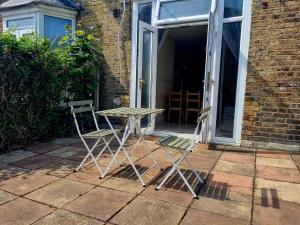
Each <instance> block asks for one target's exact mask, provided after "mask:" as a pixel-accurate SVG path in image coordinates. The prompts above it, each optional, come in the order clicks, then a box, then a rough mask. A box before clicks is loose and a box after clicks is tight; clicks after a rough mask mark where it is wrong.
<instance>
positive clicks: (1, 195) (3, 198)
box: [0, 190, 17, 205]
mask: <svg viewBox="0 0 300 225" xmlns="http://www.w3.org/2000/svg"><path fill="white" fill-rule="evenodd" d="M16 198H17V196H15V195H12V194H10V193H8V192H6V191H2V190H0V205H1V204H3V203H6V202H9V201H11V200H14V199H16Z"/></svg>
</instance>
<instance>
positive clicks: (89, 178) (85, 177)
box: [65, 171, 105, 185]
mask: <svg viewBox="0 0 300 225" xmlns="http://www.w3.org/2000/svg"><path fill="white" fill-rule="evenodd" d="M65 178H66V179H69V180H75V181H81V182H84V183H88V184H93V185H99V184H100V183H102V182H104V181H105V180H104V179H99V175H94V174H88V173H82V172H80V171H78V172H76V173H72V174H70V175H68V176H67V177H65Z"/></svg>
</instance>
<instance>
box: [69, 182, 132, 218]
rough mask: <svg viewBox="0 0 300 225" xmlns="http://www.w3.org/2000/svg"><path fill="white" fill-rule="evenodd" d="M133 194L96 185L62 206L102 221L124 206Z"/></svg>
mask: <svg viewBox="0 0 300 225" xmlns="http://www.w3.org/2000/svg"><path fill="white" fill-rule="evenodd" d="M133 197H134V195H133V194H130V193H125V192H120V191H116V190H111V189H106V188H100V187H97V188H95V189H93V190H91V191H90V192H88V193H87V194H85V195H83V196H81V197H80V198H78V199H76V200H74V201H73V202H71V203H70V204H68V205H66V206H65V207H64V208H65V209H67V210H70V211H73V212H77V213H79V214H82V215H86V216H89V217H93V218H96V219H99V220H102V221H106V220H108V219H109V218H110V217H112V216H113V215H114V214H115V213H116V212H117V211H119V210H120V209H121V208H122V207H124V206H125V205H126V204H127V203H128V202H129V201H130V200H131V199H132V198H133Z"/></svg>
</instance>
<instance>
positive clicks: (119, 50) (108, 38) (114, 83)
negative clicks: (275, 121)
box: [79, 0, 131, 108]
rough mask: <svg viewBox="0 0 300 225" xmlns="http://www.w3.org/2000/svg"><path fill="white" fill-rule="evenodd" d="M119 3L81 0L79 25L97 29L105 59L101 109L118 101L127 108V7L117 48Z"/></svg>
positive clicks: (128, 6) (128, 54)
mask: <svg viewBox="0 0 300 225" xmlns="http://www.w3.org/2000/svg"><path fill="white" fill-rule="evenodd" d="M120 2H121V1H111V0H84V1H81V2H80V3H81V6H82V8H83V10H82V12H81V14H80V16H79V21H80V23H81V24H84V26H85V27H90V26H98V27H99V36H100V37H101V38H100V39H101V45H102V48H103V53H104V57H105V71H104V72H105V79H106V84H105V87H104V96H103V97H104V99H103V100H102V106H103V105H104V108H109V107H112V106H113V99H114V98H116V97H120V98H121V100H122V101H125V102H126V104H128V103H129V102H128V95H129V88H130V87H129V86H130V68H131V37H130V35H131V31H130V29H131V27H130V25H131V13H130V11H131V3H128V5H127V11H126V14H125V15H126V16H125V20H124V23H123V26H122V32H121V42H120V45H118V31H119V29H120V28H119V22H120V17H117V18H115V17H114V14H116V13H117V10H116V9H120V8H121V9H122V5H121V3H120Z"/></svg>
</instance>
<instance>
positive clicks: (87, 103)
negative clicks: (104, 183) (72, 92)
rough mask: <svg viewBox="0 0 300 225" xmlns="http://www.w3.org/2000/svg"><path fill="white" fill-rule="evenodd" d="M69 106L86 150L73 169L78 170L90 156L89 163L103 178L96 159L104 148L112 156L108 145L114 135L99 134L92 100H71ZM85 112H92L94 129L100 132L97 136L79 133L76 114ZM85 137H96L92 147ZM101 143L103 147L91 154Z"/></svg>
mask: <svg viewBox="0 0 300 225" xmlns="http://www.w3.org/2000/svg"><path fill="white" fill-rule="evenodd" d="M69 106H70V107H71V113H72V115H73V118H74V122H75V126H76V130H77V133H78V135H79V137H80V139H81V141H82V142H83V145H84V147H85V148H86V150H87V155H86V156H85V157H84V159H83V160H82V161H81V163H80V164H79V166H78V167H77V168H76V169H75V172H77V171H79V170H80V168H81V167H82V166H83V165H84V163H85V162H86V161H87V160H88V158H89V157H90V158H91V161H90V163H95V165H96V168H97V170H98V171H99V173H100V177H101V178H103V177H104V175H105V174H104V172H103V171H102V169H101V168H100V165H99V163H98V160H99V159H100V157H101V155H102V154H103V153H104V152H105V150H108V151H109V153H110V155H111V157H114V153H113V151H112V149H111V148H110V146H109V145H110V143H111V142H112V140H113V139H114V138H115V137H114V136H113V134H112V133H111V134H110V133H108V134H104V135H101V130H100V129H99V126H98V122H97V118H96V114H95V107H94V106H93V101H92V100H83V101H72V102H69ZM85 112H91V113H92V116H93V121H94V124H95V126H96V131H99V133H100V135H99V137H96V136H94V137H93V136H92V137H88V136H85V135H87V134H82V133H81V130H80V128H79V124H78V121H77V117H76V114H77V113H85ZM107 138H108V139H107ZM85 139H96V141H95V142H94V144H93V145H92V147H89V145H88V144H87V141H86V140H85ZM101 145H104V147H103V148H102V149H101V150H100V152H99V153H98V155H97V156H95V155H94V154H93V152H94V150H95V149H96V148H97V147H99V146H101Z"/></svg>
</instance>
